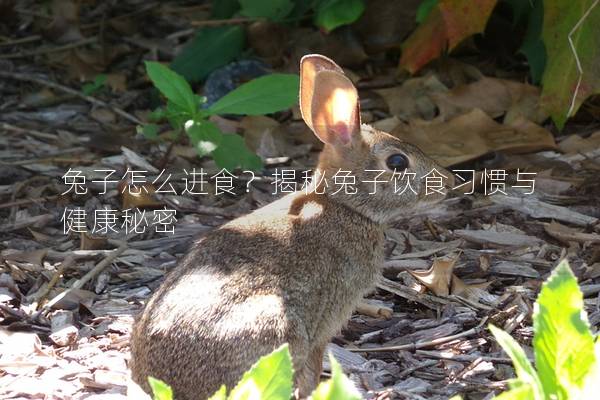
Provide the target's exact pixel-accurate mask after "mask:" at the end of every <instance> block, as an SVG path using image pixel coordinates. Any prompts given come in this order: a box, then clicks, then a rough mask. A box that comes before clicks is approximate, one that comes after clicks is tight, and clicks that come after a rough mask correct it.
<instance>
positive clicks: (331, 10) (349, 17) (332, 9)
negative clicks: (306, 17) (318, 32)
mask: <svg viewBox="0 0 600 400" xmlns="http://www.w3.org/2000/svg"><path fill="white" fill-rule="evenodd" d="M364 11H365V2H364V0H324V1H321V2H319V4H318V5H317V9H316V14H315V24H316V25H317V26H319V27H321V28H323V29H325V30H326V31H327V32H331V31H332V30H334V29H335V28H337V27H339V26H342V25H348V24H351V23H353V22H355V21H356V20H358V19H359V18H360V16H361V15H362V13H363V12H364Z"/></svg>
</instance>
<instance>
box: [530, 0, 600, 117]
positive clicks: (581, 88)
mask: <svg viewBox="0 0 600 400" xmlns="http://www.w3.org/2000/svg"><path fill="white" fill-rule="evenodd" d="M592 7H594V8H592ZM574 28H577V29H574ZM571 31H572V34H571ZM570 34H571V35H570ZM569 37H570V38H571V41H572V43H573V47H574V50H575V53H576V54H577V57H578V59H579V65H581V68H582V70H583V73H582V74H580V72H579V71H578V67H577V65H578V61H577V58H576V57H575V54H574V53H573V50H572V49H571V44H570V43H569ZM599 37H600V3H599V2H598V1H596V0H579V1H576V2H574V1H571V0H544V23H543V28H542V38H543V41H544V44H545V47H546V54H547V57H548V58H547V60H546V68H545V70H544V74H543V76H542V95H541V99H540V101H541V105H542V107H543V108H544V109H545V110H546V111H548V112H549V113H550V115H551V116H552V120H553V121H554V123H555V124H556V125H557V126H558V127H559V129H562V128H563V126H564V124H565V122H566V120H567V118H568V117H571V116H573V115H574V114H575V112H577V110H578V109H579V107H580V106H581V104H582V103H583V101H584V100H585V99H587V98H588V97H589V96H591V95H593V94H597V93H600V73H599V72H598V65H600V46H599V45H598V38H599Z"/></svg>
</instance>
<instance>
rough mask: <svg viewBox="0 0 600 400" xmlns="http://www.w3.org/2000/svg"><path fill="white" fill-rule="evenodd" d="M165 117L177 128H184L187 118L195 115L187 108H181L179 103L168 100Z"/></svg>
mask: <svg viewBox="0 0 600 400" xmlns="http://www.w3.org/2000/svg"><path fill="white" fill-rule="evenodd" d="M165 117H166V118H167V120H168V121H169V123H170V124H171V126H172V127H173V128H175V129H181V128H183V125H184V124H185V122H186V121H187V120H189V119H190V118H193V117H194V115H192V114H190V113H189V112H188V111H187V110H185V109H183V108H181V107H180V106H179V105H177V104H175V103H173V102H171V101H168V102H167V107H166V108H165Z"/></svg>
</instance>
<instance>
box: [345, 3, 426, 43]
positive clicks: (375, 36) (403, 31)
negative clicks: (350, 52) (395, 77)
mask: <svg viewBox="0 0 600 400" xmlns="http://www.w3.org/2000/svg"><path fill="white" fill-rule="evenodd" d="M420 2H421V0H403V1H389V0H367V2H366V3H367V4H366V7H365V11H364V13H363V15H362V16H361V17H360V19H359V20H358V21H356V22H355V23H354V24H352V28H353V30H355V31H356V32H357V33H358V36H359V37H360V38H361V41H362V43H363V45H364V47H365V50H366V51H367V53H369V54H373V53H379V52H382V51H386V50H389V49H394V48H399V47H400V43H401V42H402V40H403V39H404V38H405V37H406V36H407V35H408V34H409V33H410V32H412V30H413V29H414V28H415V15H416V11H417V8H418V5H419V3H420Z"/></svg>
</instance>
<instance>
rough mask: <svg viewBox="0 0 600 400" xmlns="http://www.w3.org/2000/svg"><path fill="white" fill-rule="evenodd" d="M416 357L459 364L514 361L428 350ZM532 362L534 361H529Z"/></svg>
mask: <svg viewBox="0 0 600 400" xmlns="http://www.w3.org/2000/svg"><path fill="white" fill-rule="evenodd" d="M415 355H418V356H423V357H431V358H438V359H442V360H452V361H458V362H471V361H474V360H477V359H481V360H482V361H489V362H492V363H498V364H512V360H511V359H510V358H508V357H490V356H478V355H475V354H444V353H442V352H438V351H427V350H417V351H415ZM529 361H532V362H533V360H531V359H530V360H529Z"/></svg>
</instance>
